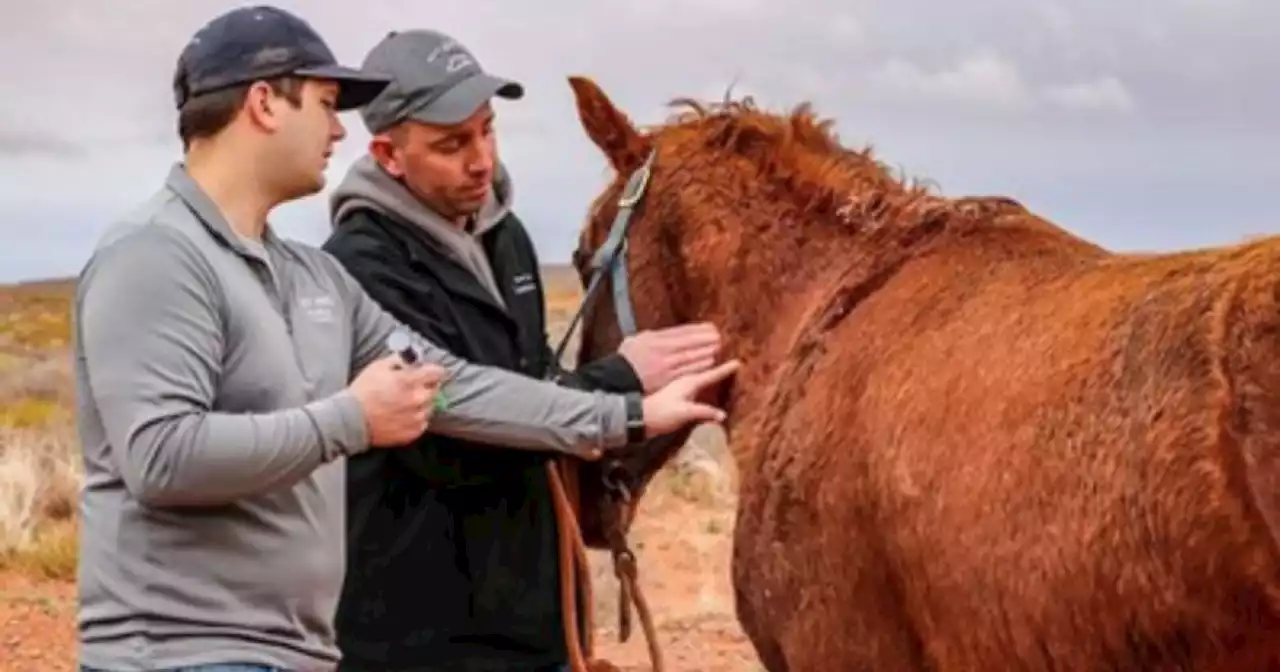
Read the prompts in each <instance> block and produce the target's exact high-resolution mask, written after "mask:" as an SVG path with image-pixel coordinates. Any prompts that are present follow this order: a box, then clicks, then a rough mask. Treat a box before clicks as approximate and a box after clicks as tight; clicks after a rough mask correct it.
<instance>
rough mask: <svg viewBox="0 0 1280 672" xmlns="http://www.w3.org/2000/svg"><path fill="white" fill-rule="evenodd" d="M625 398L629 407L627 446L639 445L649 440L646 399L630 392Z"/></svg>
mask: <svg viewBox="0 0 1280 672" xmlns="http://www.w3.org/2000/svg"><path fill="white" fill-rule="evenodd" d="M623 397H624V398H625V399H626V407H627V444H629V445H639V444H641V443H644V440H645V438H647V437H646V436H645V435H646V433H647V432H645V428H644V397H643V396H641V395H640V394H639V393H636V392H628V393H626V394H625V395H623Z"/></svg>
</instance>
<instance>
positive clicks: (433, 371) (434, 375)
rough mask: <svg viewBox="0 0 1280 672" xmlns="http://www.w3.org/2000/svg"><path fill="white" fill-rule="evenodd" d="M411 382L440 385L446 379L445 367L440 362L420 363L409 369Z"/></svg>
mask: <svg viewBox="0 0 1280 672" xmlns="http://www.w3.org/2000/svg"><path fill="white" fill-rule="evenodd" d="M408 373H409V382H410V383H411V384H413V385H417V386H431V385H439V384H440V381H442V380H444V373H445V371H444V367H442V366H439V365H438V364H419V365H417V366H414V367H411V368H409V369H408Z"/></svg>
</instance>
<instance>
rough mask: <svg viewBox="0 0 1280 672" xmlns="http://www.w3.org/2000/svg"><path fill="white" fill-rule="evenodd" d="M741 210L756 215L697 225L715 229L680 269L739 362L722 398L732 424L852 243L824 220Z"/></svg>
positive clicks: (745, 412) (747, 408) (741, 417)
mask: <svg viewBox="0 0 1280 672" xmlns="http://www.w3.org/2000/svg"><path fill="white" fill-rule="evenodd" d="M742 212H752V213H755V214H754V215H753V217H759V218H760V219H759V220H756V221H755V222H747V221H742V222H740V223H737V224H735V225H734V226H732V227H705V228H703V227H700V228H702V230H713V231H716V234H715V236H716V237H715V239H714V240H705V239H704V240H699V241H696V244H695V245H693V246H692V249H699V250H701V251H705V252H707V253H706V254H703V255H699V258H698V259H689V260H688V264H687V267H686V271H685V272H686V275H687V276H688V277H689V279H690V282H689V283H688V284H687V285H686V286H687V287H692V288H695V289H694V291H695V292H696V293H699V295H696V296H693V297H691V298H692V300H693V301H692V303H693V305H695V306H698V307H699V308H697V309H696V310H695V311H694V312H695V313H696V317H697V318H698V319H706V320H709V321H711V322H713V323H714V324H716V325H718V327H719V328H720V330H721V333H722V335H723V338H724V344H725V353H726V356H729V357H735V358H739V359H741V360H742V363H743V368H742V369H740V371H739V373H738V374H737V376H736V379H735V383H734V385H733V391H732V392H731V394H730V395H729V398H728V399H727V400H726V408H727V410H728V411H729V414H730V420H729V422H728V423H726V429H728V430H729V431H732V428H733V426H734V425H735V424H739V422H740V421H745V420H748V419H749V418H750V416H751V414H752V411H753V409H755V408H756V407H757V406H758V405H759V403H760V402H761V401H763V399H762V398H761V395H762V394H763V393H764V391H765V390H766V389H767V388H768V385H767V384H766V383H767V381H768V380H769V379H770V377H771V376H772V375H773V372H774V371H775V369H776V368H777V366H778V365H779V364H781V363H782V361H783V360H784V359H785V357H786V355H787V352H788V350H789V349H790V344H791V343H792V342H793V341H794V339H795V338H796V336H797V335H798V334H799V333H800V332H801V330H802V329H803V328H804V322H805V318H806V314H807V313H808V311H810V310H811V309H812V308H813V306H814V304H815V302H816V301H819V300H820V297H821V296H822V295H823V294H824V293H825V292H824V289H825V288H826V287H828V286H830V285H831V283H832V282H834V281H835V279H836V278H837V277H838V276H839V274H840V273H841V272H842V269H844V268H846V267H847V266H848V264H847V260H848V259H849V258H850V256H851V254H852V253H853V246H854V244H855V241H854V240H853V239H852V238H851V237H849V236H847V235H843V234H841V233H840V229H839V228H837V227H827V226H824V225H823V224H825V223H819V222H810V223H804V222H797V221H795V217H794V216H791V217H788V216H786V215H785V214H781V213H774V212H770V208H768V207H762V208H759V209H757V208H748V209H744V210H743V211H742ZM760 222H764V223H763V224H761V223H760ZM726 230H731V231H732V232H731V233H726Z"/></svg>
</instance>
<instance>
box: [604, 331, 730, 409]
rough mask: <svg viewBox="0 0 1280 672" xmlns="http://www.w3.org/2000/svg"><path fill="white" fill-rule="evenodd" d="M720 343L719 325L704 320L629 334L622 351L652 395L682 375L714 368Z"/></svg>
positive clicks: (623, 342) (619, 352)
mask: <svg viewBox="0 0 1280 672" xmlns="http://www.w3.org/2000/svg"><path fill="white" fill-rule="evenodd" d="M720 344H721V341H720V332H719V331H718V330H717V329H716V327H715V325H713V324H710V323H706V322H701V323H695V324H681V325H677V326H674V327H667V328H665V329H653V330H646V331H642V332H640V333H638V334H634V335H632V336H628V337H627V338H626V339H624V340H623V341H622V345H620V346H618V354H620V355H622V356H623V357H624V358H626V360H627V363H629V364H631V368H632V369H633V370H634V371H635V373H636V377H637V378H639V379H640V383H641V384H642V385H643V386H644V392H645V394H652V393H654V392H657V391H658V390H660V389H662V388H664V387H666V386H667V385H668V384H670V383H671V381H673V380H676V379H677V378H679V377H681V376H687V375H689V374H693V373H701V372H703V371H708V370H710V369H711V367H712V366H714V365H715V363H716V357H717V356H718V355H719V354H720Z"/></svg>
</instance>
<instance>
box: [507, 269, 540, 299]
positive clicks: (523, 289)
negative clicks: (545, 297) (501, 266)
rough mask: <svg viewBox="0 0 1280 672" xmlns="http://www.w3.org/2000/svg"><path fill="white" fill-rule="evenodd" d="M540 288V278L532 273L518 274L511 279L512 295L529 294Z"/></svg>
mask: <svg viewBox="0 0 1280 672" xmlns="http://www.w3.org/2000/svg"><path fill="white" fill-rule="evenodd" d="M537 288H538V278H537V276H535V275H534V274H532V273H517V274H516V275H515V276H513V277H512V278H511V293H512V294H513V295H515V296H522V295H524V294H528V293H529V292H532V291H534V290H536V289H537Z"/></svg>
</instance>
